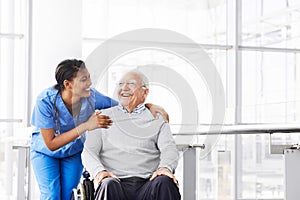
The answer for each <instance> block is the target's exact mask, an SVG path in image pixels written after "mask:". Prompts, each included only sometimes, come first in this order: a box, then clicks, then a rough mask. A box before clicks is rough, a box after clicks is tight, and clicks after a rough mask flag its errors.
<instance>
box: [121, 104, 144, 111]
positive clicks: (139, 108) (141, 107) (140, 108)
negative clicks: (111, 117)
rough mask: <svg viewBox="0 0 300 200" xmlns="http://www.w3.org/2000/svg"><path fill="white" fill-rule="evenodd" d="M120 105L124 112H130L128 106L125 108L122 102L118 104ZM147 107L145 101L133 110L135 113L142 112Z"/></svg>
mask: <svg viewBox="0 0 300 200" xmlns="http://www.w3.org/2000/svg"><path fill="white" fill-rule="evenodd" d="M118 107H119V108H120V109H121V110H122V111H123V112H124V113H128V111H127V110H126V108H124V107H123V106H122V105H121V104H119V105H118ZM145 109H146V106H145V103H141V104H139V105H138V106H137V107H135V108H134V109H133V111H132V113H134V114H139V113H141V112H142V111H143V110H145Z"/></svg>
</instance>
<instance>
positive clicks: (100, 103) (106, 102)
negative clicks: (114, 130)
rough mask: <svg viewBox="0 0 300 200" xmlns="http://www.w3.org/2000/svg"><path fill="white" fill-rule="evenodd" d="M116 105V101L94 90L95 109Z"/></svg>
mask: <svg viewBox="0 0 300 200" xmlns="http://www.w3.org/2000/svg"><path fill="white" fill-rule="evenodd" d="M116 105H118V101H116V100H114V99H112V98H110V97H108V96H105V95H104V94H101V93H100V92H98V91H97V90H95V109H99V110H101V109H105V108H110V107H113V106H116Z"/></svg>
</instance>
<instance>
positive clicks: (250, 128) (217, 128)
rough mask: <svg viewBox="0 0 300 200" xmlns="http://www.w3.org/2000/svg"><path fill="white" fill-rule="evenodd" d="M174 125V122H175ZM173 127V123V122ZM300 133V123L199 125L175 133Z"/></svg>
mask: <svg viewBox="0 0 300 200" xmlns="http://www.w3.org/2000/svg"><path fill="white" fill-rule="evenodd" d="M173 125H174V124H173ZM183 126H193V127H195V126H197V125H183ZM171 127H172V124H171ZM258 133H259V134H272V133H300V124H241V125H222V124H214V125H211V126H210V125H201V124H200V125H198V126H197V130H196V131H191V132H189V131H186V132H178V133H173V135H176V136H177V135H178V136H191V135H194V136H197V135H219V134H221V135H235V134H258Z"/></svg>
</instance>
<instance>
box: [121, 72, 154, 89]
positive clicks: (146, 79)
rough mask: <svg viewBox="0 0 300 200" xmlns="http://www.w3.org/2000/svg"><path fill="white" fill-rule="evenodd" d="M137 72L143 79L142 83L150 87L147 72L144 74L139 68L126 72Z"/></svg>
mask: <svg viewBox="0 0 300 200" xmlns="http://www.w3.org/2000/svg"><path fill="white" fill-rule="evenodd" d="M129 73H130V74H131V73H132V74H137V75H138V76H139V77H140V78H141V79H142V84H143V87H146V88H148V87H149V80H148V78H147V76H146V75H145V74H143V73H142V72H141V71H140V70H139V69H138V68H135V69H132V70H130V71H128V72H126V74H129Z"/></svg>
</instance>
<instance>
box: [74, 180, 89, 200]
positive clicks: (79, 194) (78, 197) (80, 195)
mask: <svg viewBox="0 0 300 200" xmlns="http://www.w3.org/2000/svg"><path fill="white" fill-rule="evenodd" d="M71 200H88V199H87V198H86V192H85V187H84V185H83V184H82V183H79V184H78V186H77V188H74V189H73V190H72V197H71Z"/></svg>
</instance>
